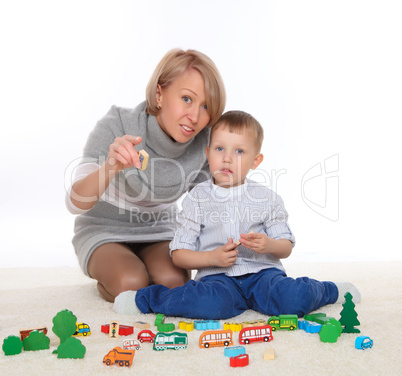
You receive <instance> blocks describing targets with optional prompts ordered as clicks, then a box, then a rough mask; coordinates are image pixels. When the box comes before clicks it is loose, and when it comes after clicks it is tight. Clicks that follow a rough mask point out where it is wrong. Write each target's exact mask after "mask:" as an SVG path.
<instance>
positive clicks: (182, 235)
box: [170, 179, 295, 280]
mask: <svg viewBox="0 0 402 376" xmlns="http://www.w3.org/2000/svg"><path fill="white" fill-rule="evenodd" d="M182 207H183V209H182V211H181V212H180V213H179V214H178V217H177V221H178V227H177V229H176V231H175V235H174V239H173V240H172V242H171V243H170V252H171V253H172V252H174V251H175V250H177V249H190V250H192V251H199V252H208V251H212V250H214V249H215V248H217V247H219V246H222V245H224V244H226V243H227V242H228V241H229V238H232V239H233V241H237V240H238V239H240V234H242V233H249V232H250V231H254V232H261V233H265V234H266V235H267V236H269V237H270V238H274V239H288V240H290V241H291V242H292V246H294V244H295V238H294V236H293V234H292V232H291V230H290V228H289V226H288V223H287V219H288V213H287V211H286V209H285V206H284V203H283V201H282V199H281V197H280V196H279V195H277V194H276V193H274V192H273V191H272V190H270V189H269V188H267V187H265V186H263V185H261V184H259V183H257V182H254V181H252V180H248V179H246V181H245V183H244V184H243V185H240V186H237V187H231V188H222V187H219V186H217V185H215V184H213V182H212V180H211V179H210V180H207V181H205V182H203V183H200V184H198V185H197V186H196V187H194V189H193V190H192V191H190V193H189V194H188V195H187V196H186V197H185V199H184V200H183V203H182ZM237 249H238V251H239V253H238V256H237V260H236V263H235V264H234V265H233V266H231V267H228V268H219V267H209V268H200V269H198V273H197V275H196V277H195V280H200V279H201V278H203V277H205V276H207V275H212V274H220V273H224V274H226V275H228V276H232V277H234V276H240V275H244V274H249V273H258V272H259V271H261V270H263V269H268V268H273V267H275V268H278V269H281V270H284V267H283V265H282V263H281V262H280V260H279V259H278V258H276V257H274V256H272V255H271V254H263V255H260V254H258V253H256V252H254V251H252V250H251V249H248V248H246V247H244V246H242V245H240V246H239V247H238V248H237Z"/></svg>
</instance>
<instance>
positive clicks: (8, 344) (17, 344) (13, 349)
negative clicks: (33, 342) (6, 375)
mask: <svg viewBox="0 0 402 376" xmlns="http://www.w3.org/2000/svg"><path fill="white" fill-rule="evenodd" d="M3 351H4V354H5V355H16V354H21V352H22V341H21V340H20V337H17V336H8V337H7V338H5V339H4V341H3Z"/></svg>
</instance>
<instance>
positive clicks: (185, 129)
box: [180, 124, 194, 135]
mask: <svg viewBox="0 0 402 376" xmlns="http://www.w3.org/2000/svg"><path fill="white" fill-rule="evenodd" d="M180 128H181V130H182V132H183V133H184V134H186V135H190V134H193V133H194V129H192V128H190V127H189V126H187V125H184V124H180Z"/></svg>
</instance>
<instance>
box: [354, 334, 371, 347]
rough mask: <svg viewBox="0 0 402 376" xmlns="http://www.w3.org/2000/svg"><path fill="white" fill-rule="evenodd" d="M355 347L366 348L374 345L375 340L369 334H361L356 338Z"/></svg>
mask: <svg viewBox="0 0 402 376" xmlns="http://www.w3.org/2000/svg"><path fill="white" fill-rule="evenodd" d="M355 347H356V349H359V350H364V349H368V348H370V349H371V348H372V347H373V340H372V339H371V338H370V337H367V336H359V337H357V338H356V340H355Z"/></svg>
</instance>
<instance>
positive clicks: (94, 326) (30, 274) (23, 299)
mask: <svg viewBox="0 0 402 376" xmlns="http://www.w3.org/2000/svg"><path fill="white" fill-rule="evenodd" d="M285 266H286V268H287V271H288V274H289V275H290V276H292V277H297V276H302V275H307V276H309V277H313V278H317V279H322V280H324V279H326V280H333V281H346V280H347V281H351V282H353V283H355V284H356V285H357V286H358V287H359V288H360V290H361V294H362V302H361V303H360V304H357V305H356V311H357V313H358V314H359V316H358V319H359V321H360V324H361V325H360V326H359V329H360V330H361V334H365V335H368V336H370V337H371V338H372V339H373V340H374V347H373V348H372V349H368V350H365V351H362V350H356V349H355V348H354V340H355V338H356V336H357V335H356V334H343V335H342V336H341V337H340V338H339V339H338V341H337V343H334V344H327V343H322V342H321V341H320V338H319V336H318V335H316V334H307V333H306V332H304V331H301V330H298V331H295V332H287V331H277V332H275V333H274V340H273V341H271V342H269V343H268V344H266V343H254V344H251V345H248V346H247V347H246V351H247V353H248V354H249V359H250V365H249V366H247V367H245V368H242V369H240V368H231V367H230V366H229V359H228V358H226V357H225V356H224V354H223V348H210V349H200V348H199V347H198V338H199V336H200V334H201V332H199V331H193V332H190V333H188V337H189V346H188V348H187V349H186V350H178V351H174V350H168V351H163V352H157V351H154V350H152V346H151V345H149V344H144V345H143V348H142V349H141V350H139V351H137V352H136V354H135V357H134V362H133V365H132V366H131V367H130V368H129V369H121V368H120V367H118V366H112V367H107V366H105V365H104V364H103V363H102V359H103V356H104V355H105V354H106V353H107V352H108V351H109V350H111V349H112V348H113V347H115V346H121V343H122V339H126V338H127V337H121V340H120V339H119V340H111V339H109V338H108V336H107V335H106V334H103V333H101V330H100V329H101V325H102V324H105V323H109V322H110V321H111V320H112V319H114V320H119V321H120V323H121V324H126V325H131V324H132V323H133V322H134V321H138V320H140V321H147V322H150V323H152V324H153V322H154V320H155V315H153V314H149V315H138V316H135V317H132V316H131V317H130V316H120V315H117V314H114V312H113V311H112V305H111V304H110V303H106V302H105V301H103V300H102V299H101V298H100V297H99V296H98V293H97V290H96V287H95V282H94V281H92V280H90V279H87V278H86V277H84V276H83V275H82V274H81V272H80V271H79V270H78V269H75V268H60V269H0V340H1V344H2V343H3V339H4V338H5V337H7V336H9V335H18V333H19V330H20V329H26V328H33V327H40V326H47V327H48V329H49V332H48V337H49V338H50V350H42V351H34V352H33V351H31V352H23V353H21V354H19V355H14V356H5V355H4V353H3V352H2V351H1V353H0V375H1V376H5V375H12V376H15V375H115V374H119V375H120V374H123V373H124V374H127V373H131V374H135V375H138V376H140V375H152V376H153V375H161V376H162V375H163V376H169V375H175V376H177V375H211V374H213V375H220V376H223V375H239V374H241V375H243V374H247V375H249V374H253V375H320V376H321V375H387V376H390V375H402V359H401V346H402V336H401V324H402V276H401V271H402V268H401V266H402V263H401V262H394V263H391V262H390V263H379V264H376V263H350V264H339V263H327V264H307V263H285ZM63 309H69V310H71V311H72V312H73V313H74V314H75V315H76V316H77V318H78V321H80V322H85V323H87V324H89V325H90V327H91V330H92V335H91V336H89V337H86V338H82V337H79V338H80V339H81V341H82V343H83V344H84V345H85V347H86V354H85V357H84V358H83V359H78V360H72V359H57V357H56V356H55V355H52V351H53V350H54V349H55V348H56V347H57V345H58V343H59V338H58V337H57V336H56V335H55V334H54V333H53V332H52V326H53V324H52V318H53V317H54V316H55V315H56V313H57V312H59V311H60V310H63ZM341 309H342V306H341V305H332V306H326V307H323V308H322V309H321V310H319V311H320V312H325V313H326V314H327V316H332V317H335V318H336V319H339V312H340V311H341ZM261 318H263V319H266V318H267V317H266V316H263V315H261V314H259V313H257V312H254V311H247V312H245V313H244V314H242V315H241V316H238V317H236V318H233V320H231V321H234V322H242V321H250V320H256V319H261ZM179 320H180V319H179V318H176V317H172V318H167V319H166V322H173V323H175V324H176V325H177V323H178V322H179ZM222 326H223V322H222ZM152 329H153V330H154V331H155V328H154V327H152ZM136 333H137V331H136V332H135V334H136ZM131 338H133V336H131ZM237 341H238V340H237V337H236V336H235V344H238V342H237ZM266 348H274V349H275V353H276V359H275V360H264V359H263V353H264V349H266Z"/></svg>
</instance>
